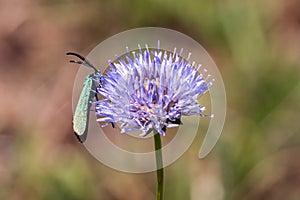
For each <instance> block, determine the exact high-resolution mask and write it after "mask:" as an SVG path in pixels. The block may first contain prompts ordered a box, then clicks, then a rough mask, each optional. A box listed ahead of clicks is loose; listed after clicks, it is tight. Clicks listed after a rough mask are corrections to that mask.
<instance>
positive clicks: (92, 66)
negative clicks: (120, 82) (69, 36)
mask: <svg viewBox="0 0 300 200" xmlns="http://www.w3.org/2000/svg"><path fill="white" fill-rule="evenodd" d="M66 55H67V56H76V57H77V58H79V59H80V60H82V61H75V60H70V62H71V63H76V64H80V65H85V66H87V67H90V68H92V69H93V70H94V71H95V72H98V70H97V69H96V67H94V65H92V64H91V63H90V62H89V61H88V60H87V59H86V58H85V57H83V56H82V55H80V54H78V53H74V52H67V53H66Z"/></svg>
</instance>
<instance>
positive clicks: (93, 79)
mask: <svg viewBox="0 0 300 200" xmlns="http://www.w3.org/2000/svg"><path fill="white" fill-rule="evenodd" d="M67 55H71V56H76V57H78V58H79V59H80V60H81V61H75V60H70V62H71V63H76V64H80V65H84V66H86V67H89V68H92V69H93V70H94V73H92V74H89V75H88V76H87V77H86V78H85V80H84V82H83V87H82V91H81V94H80V97H79V100H78V103H77V106H76V109H75V113H74V117H73V129H74V133H75V135H76V137H77V139H78V140H79V141H80V142H81V143H83V142H84V141H85V140H86V138H87V132H88V125H89V115H90V110H91V106H92V103H91V102H92V101H93V100H94V98H96V100H98V97H97V94H96V92H95V91H96V89H97V86H101V85H100V76H96V74H98V75H99V74H100V72H99V71H98V70H97V69H96V68H95V67H94V66H93V65H92V64H91V63H90V62H89V61H87V59H86V58H85V57H83V56H81V55H79V54H77V53H73V52H68V53H67ZM112 126H113V127H114V124H113V123H112Z"/></svg>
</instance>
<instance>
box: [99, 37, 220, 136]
mask: <svg viewBox="0 0 300 200" xmlns="http://www.w3.org/2000/svg"><path fill="white" fill-rule="evenodd" d="M182 53H183V49H181V51H180V53H179V54H178V53H177V50H176V48H175V49H174V51H173V52H169V51H164V50H161V49H160V46H159V42H158V48H157V49H149V48H148V46H147V45H146V46H145V48H143V49H142V48H141V46H140V45H139V50H138V51H128V48H127V53H126V54H124V55H123V56H121V57H119V56H117V59H116V61H114V62H112V61H109V64H110V68H109V69H108V70H107V72H106V73H105V75H101V74H95V76H96V77H97V79H101V82H102V84H101V87H97V88H96V92H97V93H98V94H99V95H101V96H102V97H103V98H101V99H100V100H96V101H94V102H93V104H94V105H95V111H96V115H97V117H99V118H98V119H97V121H98V122H105V123H106V124H108V123H118V124H119V125H120V128H121V132H122V133H126V132H131V131H136V130H141V131H142V133H141V134H140V136H146V135H148V134H149V133H151V132H152V131H153V130H156V131H157V132H158V133H159V134H161V135H165V133H166V128H168V127H174V126H179V124H180V123H181V117H182V116H190V115H198V116H206V117H212V115H206V114H203V112H204V111H205V107H203V106H201V105H200V104H199V103H198V100H197V99H198V97H199V96H201V95H202V94H204V93H205V92H206V91H208V89H209V87H210V86H211V85H212V83H213V81H214V79H210V75H209V74H207V70H206V69H203V70H202V71H201V72H199V70H200V69H201V65H197V66H195V62H193V63H190V56H191V54H189V55H188V57H187V58H186V59H185V58H183V57H182Z"/></svg>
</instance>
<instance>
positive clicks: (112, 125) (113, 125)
mask: <svg viewBox="0 0 300 200" xmlns="http://www.w3.org/2000/svg"><path fill="white" fill-rule="evenodd" d="M95 99H96V100H97V101H99V98H98V95H97V94H96V93H95ZM111 127H113V128H115V127H116V126H115V124H114V123H113V122H111Z"/></svg>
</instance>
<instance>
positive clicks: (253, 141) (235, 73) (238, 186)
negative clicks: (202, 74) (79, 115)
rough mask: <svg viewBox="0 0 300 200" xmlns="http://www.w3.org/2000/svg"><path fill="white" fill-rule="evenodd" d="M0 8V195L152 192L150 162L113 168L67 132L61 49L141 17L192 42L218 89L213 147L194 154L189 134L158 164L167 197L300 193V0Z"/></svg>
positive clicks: (27, 3) (18, 0)
mask: <svg viewBox="0 0 300 200" xmlns="http://www.w3.org/2000/svg"><path fill="white" fill-rule="evenodd" d="M0 16H1V17H0V44H1V45H0V95H1V98H0V104H1V106H0V199H12V200H19V199H45V200H48V199H49V200H50V199H51V200H52V199H57V200H59V199H72V200H74V199H75V200H76V199H101V200H102V199H103V200H127V199H128V200H129V199H130V200H140V199H144V200H148V199H149V200H151V199H154V197H155V173H147V174H126V173H121V172H117V171H115V170H112V169H110V168H108V167H106V166H104V165H102V164H101V163H100V162H98V161H97V160H95V159H94V158H93V157H92V156H91V155H90V154H89V153H88V152H87V151H86V150H85V148H84V146H83V145H81V144H79V143H78V142H77V141H76V138H75V137H74V136H73V133H72V109H71V106H72V104H71V100H72V88H73V81H74V78H75V75H76V72H77V69H78V68H77V67H74V65H71V64H69V63H68V58H67V57H66V56H65V53H66V52H67V51H70V50H72V51H75V52H80V53H82V54H83V55H86V54H87V53H88V52H89V51H90V50H91V49H92V48H93V47H94V46H95V45H96V44H97V43H99V42H101V41H103V40H104V39H106V38H108V37H110V36H112V35H114V34H116V33H119V32H121V31H124V30H127V29H131V28H136V27H142V26H160V27H165V28H170V29H174V30H177V31H180V32H182V33H184V34H186V35H189V36H190V37H192V38H194V39H195V40H197V41H198V42H199V43H200V44H202V45H203V46H204V48H205V49H206V50H207V51H208V52H209V53H210V55H211V56H212V58H213V59H214V60H215V62H216V64H217V65H218V67H219V69H220V71H221V73H222V76H223V79H224V83H225V87H226V92H227V99H228V107H227V109H228V111H227V119H226V124H225V127H224V130H223V133H222V135H221V138H220V140H219V142H218V143H217V146H216V148H215V149H214V150H213V152H212V153H211V154H210V155H209V156H208V157H206V158H205V159H203V160H199V159H198V150H199V146H200V145H201V142H202V138H203V136H198V137H197V138H196V140H195V141H194V143H193V145H192V146H191V148H190V149H189V150H188V151H187V152H186V153H185V154H184V156H182V157H181V158H180V159H179V160H178V161H176V162H175V163H174V164H172V165H171V166H169V167H167V168H166V191H165V199H166V200H167V199H172V200H177V199H178V200H182V199H192V200H203V199H204V200H219V199H224V200H240V199H245V200H248V199H251V200H253V199H255V200H262V199H264V200H283V199H284V200H299V199H300V189H299V188H300V159H299V155H300V146H299V144H300V140H299V139H300V135H299V133H300V123H299V119H300V112H299V110H300V82H299V80H300V74H299V72H300V65H299V64H300V1H299V0H289V1H284V0H278V1H272V0H265V1H258V0H253V1H250V0H248V1H239V0H227V1H217V0H215V1H204V0H198V1H193V0H185V1H183V0H172V1H171V0H165V1H159V0H131V1H129V0H122V1H117V0H110V1H109V0H102V1H93V0H87V1H80V0H52V1H50V0H1V1H0ZM201 133H202V132H201V129H200V130H199V135H201ZM108 153H109V152H108Z"/></svg>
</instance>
